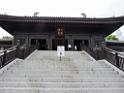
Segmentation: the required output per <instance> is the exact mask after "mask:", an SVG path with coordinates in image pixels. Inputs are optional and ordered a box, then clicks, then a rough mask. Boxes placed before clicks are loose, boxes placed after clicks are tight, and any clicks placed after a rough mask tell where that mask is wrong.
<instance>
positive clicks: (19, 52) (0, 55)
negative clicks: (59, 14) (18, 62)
mask: <svg viewBox="0 0 124 93" xmlns="http://www.w3.org/2000/svg"><path fill="white" fill-rule="evenodd" d="M35 49H36V47H33V48H32V47H31V48H26V46H25V44H24V45H22V46H20V45H19V44H17V45H16V46H13V47H11V48H8V49H6V50H3V51H1V52H0V68H2V67H4V66H5V65H7V64H8V63H10V62H11V61H13V60H14V59H15V58H21V59H24V58H26V57H27V56H28V55H29V54H30V53H32V52H33V51H34V50H35Z"/></svg>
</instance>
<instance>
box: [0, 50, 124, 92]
mask: <svg viewBox="0 0 124 93" xmlns="http://www.w3.org/2000/svg"><path fill="white" fill-rule="evenodd" d="M0 93H124V76H123V75H120V74H118V73H117V72H116V71H114V70H113V68H111V67H109V66H108V65H107V64H105V63H104V62H102V61H99V62H98V61H95V60H93V59H92V58H91V57H89V56H88V55H87V54H86V53H85V52H76V51H73V52H72V51H70V52H66V57H63V58H62V61H61V62H60V61H59V58H58V57H57V56H56V51H35V52H34V53H32V54H31V55H30V56H29V57H28V58H27V59H25V60H21V59H16V60H15V61H14V62H13V63H12V64H10V66H8V67H7V66H6V67H5V68H3V69H1V71H0Z"/></svg>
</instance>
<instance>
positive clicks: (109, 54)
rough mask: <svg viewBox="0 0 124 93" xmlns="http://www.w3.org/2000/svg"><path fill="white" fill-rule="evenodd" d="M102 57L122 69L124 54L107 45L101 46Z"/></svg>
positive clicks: (123, 68) (123, 66)
mask: <svg viewBox="0 0 124 93" xmlns="http://www.w3.org/2000/svg"><path fill="white" fill-rule="evenodd" d="M103 53H104V58H105V59H106V60H107V61H108V62H110V63H111V64H113V65H115V66H116V67H118V68H119V69H121V70H123V71H124V54H122V53H120V52H118V51H115V50H112V49H110V48H108V47H103Z"/></svg>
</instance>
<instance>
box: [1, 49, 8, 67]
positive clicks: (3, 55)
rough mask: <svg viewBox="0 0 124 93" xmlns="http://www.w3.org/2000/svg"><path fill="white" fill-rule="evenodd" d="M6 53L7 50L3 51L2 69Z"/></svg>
mask: <svg viewBox="0 0 124 93" xmlns="http://www.w3.org/2000/svg"><path fill="white" fill-rule="evenodd" d="M6 53H7V50H5V51H4V54H3V62H2V67H3V66H4V65H5V64H6Z"/></svg>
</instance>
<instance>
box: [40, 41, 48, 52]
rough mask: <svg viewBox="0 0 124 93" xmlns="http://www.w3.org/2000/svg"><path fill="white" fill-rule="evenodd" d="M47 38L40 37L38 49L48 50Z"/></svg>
mask: <svg viewBox="0 0 124 93" xmlns="http://www.w3.org/2000/svg"><path fill="white" fill-rule="evenodd" d="M47 49H48V48H47V43H46V39H38V50H47Z"/></svg>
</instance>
